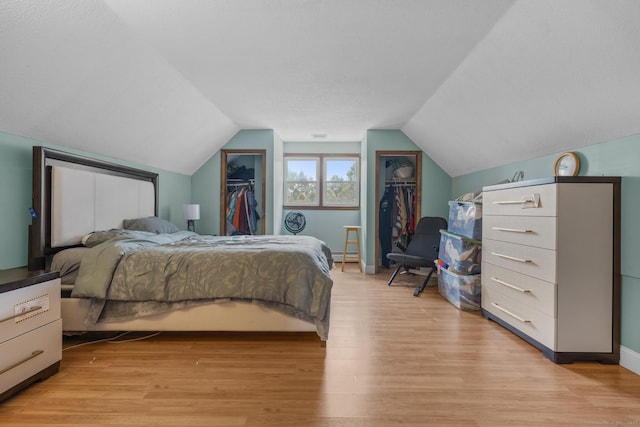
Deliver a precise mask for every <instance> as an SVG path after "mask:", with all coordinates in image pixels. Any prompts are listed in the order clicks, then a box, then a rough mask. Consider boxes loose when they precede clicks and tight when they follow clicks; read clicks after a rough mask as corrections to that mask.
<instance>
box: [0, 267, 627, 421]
mask: <svg viewBox="0 0 640 427" xmlns="http://www.w3.org/2000/svg"><path fill="white" fill-rule="evenodd" d="M332 275H333V277H334V281H335V286H334V291H333V304H332V313H331V316H332V318H331V331H330V336H329V341H328V342H327V346H326V348H322V347H321V346H320V344H319V341H318V339H317V338H316V337H315V336H311V335H302V336H300V335H283V334H280V335H278V334H262V335H259V334H250V335H244V334H194V333H184V334H177V333H171V334H169V333H165V334H160V335H159V336H156V337H153V338H149V339H146V340H141V341H135V342H127V343H121V344H112V343H106V342H105V343H99V344H92V345H87V346H82V347H76V348H73V349H69V350H67V351H64V353H63V360H62V365H61V370H60V372H59V373H58V374H56V375H54V376H53V377H51V378H49V379H48V380H46V381H44V382H41V383H38V384H35V385H33V386H32V387H30V388H29V389H27V390H25V391H23V392H21V393H20V394H18V395H16V396H14V397H13V398H11V399H9V400H8V401H6V402H4V403H2V404H0V425H3V426H4V425H15V426H22V427H26V426H74V425H75V426H80V425H81V426H89V425H94V426H97V425H104V426H107V425H108V426H391V425H402V426H431V425H446V426H538V425H548V426H565V425H567V426H610V425H616V426H620V425H623V426H640V376H638V375H636V374H634V373H632V372H630V371H628V370H626V369H624V368H622V367H620V366H605V365H600V364H598V363H576V364H573V365H556V364H554V363H552V362H550V361H549V360H547V359H545V358H544V357H543V356H542V354H541V353H540V351H538V350H536V349H535V348H533V347H531V346H530V345H528V344H527V343H525V342H524V341H522V340H521V339H519V338H518V337H516V336H514V335H512V334H511V333H509V332H508V331H506V330H505V329H503V328H502V327H500V326H498V325H497V324H495V323H493V322H490V321H487V320H485V319H483V318H482V317H481V316H480V315H479V314H473V313H469V312H461V311H459V310H457V309H456V308H455V307H454V306H452V305H451V304H449V303H448V302H447V301H446V300H444V299H443V298H442V297H440V296H439V295H438V293H437V290H436V289H435V288H433V287H432V288H428V289H427V291H426V292H425V294H423V295H422V296H421V297H419V298H415V297H413V288H414V287H415V286H416V285H417V284H418V282H419V278H417V277H413V278H411V277H407V276H402V278H401V279H400V281H399V283H400V286H394V287H388V286H387V285H386V279H387V277H388V276H389V273H387V272H385V273H384V274H381V275H378V276H365V275H362V274H360V273H358V272H357V270H356V267H355V265H353V264H352V265H349V266H347V268H346V269H345V272H344V273H341V272H340V269H339V268H337V269H334V270H333V272H332ZM94 338H95V337H94ZM83 339H84V338H83ZM76 343H78V339H72V340H71V339H66V340H65V343H64V344H65V346H66V347H68V346H70V345H73V344H76Z"/></svg>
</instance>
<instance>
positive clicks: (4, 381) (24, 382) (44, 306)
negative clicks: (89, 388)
mask: <svg viewBox="0 0 640 427" xmlns="http://www.w3.org/2000/svg"><path fill="white" fill-rule="evenodd" d="M61 359H62V320H61V318H60V279H59V274H58V272H44V271H39V272H34V271H27V269H26V268H15V269H11V270H0V401H1V400H4V399H6V398H8V397H9V396H11V395H13V394H15V393H17V392H18V391H20V390H22V389H23V388H25V387H27V386H28V385H30V384H32V383H34V382H36V381H40V380H43V379H45V378H48V377H50V376H51V375H53V374H55V373H56V372H58V368H59V366H60V360H61Z"/></svg>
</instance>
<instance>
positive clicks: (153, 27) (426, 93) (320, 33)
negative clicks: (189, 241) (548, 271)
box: [0, 0, 640, 176]
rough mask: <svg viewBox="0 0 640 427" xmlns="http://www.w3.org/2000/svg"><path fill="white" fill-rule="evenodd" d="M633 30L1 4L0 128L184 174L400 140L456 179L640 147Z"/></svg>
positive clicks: (629, 24) (286, 10)
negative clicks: (324, 147) (239, 155)
mask: <svg viewBox="0 0 640 427" xmlns="http://www.w3.org/2000/svg"><path fill="white" fill-rule="evenodd" d="M639 20H640V1H635V0H242V1H239V0H3V1H0V65H1V68H0V100H1V101H0V130H2V131H6V132H9V133H14V134H18V135H23V136H27V137H29V138H33V139H37V140H42V141H46V142H50V143H54V144H58V145H62V146H65V147H70V148H77V149H82V150H86V151H90V152H94V153H98V154H104V155H108V156H112V157H116V158H120V159H126V160H130V161H135V162H138V163H142V164H146V165H150V166H155V167H159V168H163V169H167V170H171V171H176V172H181V173H185V174H191V173H193V172H194V171H195V170H197V169H198V167H200V166H201V165H202V164H203V163H204V162H205V161H206V160H207V159H208V158H209V157H210V156H211V155H212V154H214V153H215V152H217V151H218V150H219V149H220V148H221V147H222V146H223V145H224V144H226V143H227V142H228V141H229V139H230V138H231V137H232V136H233V135H234V134H235V133H236V132H237V131H238V130H240V129H273V130H274V131H275V132H276V133H277V134H278V135H279V136H280V138H281V139H282V140H284V141H310V142H314V143H322V142H324V141H359V140H362V139H363V137H364V134H365V132H366V130H367V129H401V130H402V131H404V132H405V133H406V134H407V135H408V136H409V137H410V138H411V139H412V140H413V141H414V142H415V143H416V144H417V145H418V146H419V147H420V148H422V149H423V150H424V151H425V152H426V153H427V154H428V155H429V156H430V157H431V158H432V159H434V160H435V161H436V162H437V163H438V164H439V165H440V166H441V167H442V168H443V169H444V170H445V171H447V173H449V174H450V175H451V176H458V175H462V174H465V173H469V172H473V171H477V170H481V169H485V168H488V167H493V166H499V165H503V164H507V163H510V162H514V161H519V160H525V159H529V158H533V157H537V156H541V155H545V154H550V153H554V152H558V151H562V150H566V149H573V148H577V147H582V146H586V145H590V144H594V143H598V142H602V141H606V140H610V139H613V138H617V137H621V136H625V135H630V134H634V133H638V132H640V84H639V80H640V77H639V76H640V48H639V46H640V26H639V25H638V21H639ZM318 134H323V136H322V137H320V138H318Z"/></svg>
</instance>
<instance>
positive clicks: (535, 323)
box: [482, 283, 556, 351]
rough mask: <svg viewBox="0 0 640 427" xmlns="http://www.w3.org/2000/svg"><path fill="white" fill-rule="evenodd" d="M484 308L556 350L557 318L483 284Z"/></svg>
mask: <svg viewBox="0 0 640 427" xmlns="http://www.w3.org/2000/svg"><path fill="white" fill-rule="evenodd" d="M482 308H483V309H484V310H486V311H488V312H490V313H491V314H493V315H495V316H496V317H498V318H500V319H501V320H503V321H504V322H506V323H508V324H510V325H511V326H513V327H515V328H516V329H518V330H520V331H522V332H523V333H525V334H526V335H528V336H530V337H531V338H533V339H534V340H536V341H538V342H539V343H541V344H542V345H544V346H546V347H547V348H549V349H551V350H553V351H556V319H555V318H554V317H553V316H548V315H546V314H544V313H541V312H540V311H538V310H534V309H533V308H531V307H528V306H526V305H524V304H521V303H519V302H518V301H515V300H513V299H511V298H509V297H508V296H506V295H505V294H503V293H501V292H500V291H499V290H497V289H495V288H494V287H491V286H489V287H487V288H486V289H485V286H484V283H483V284H482Z"/></svg>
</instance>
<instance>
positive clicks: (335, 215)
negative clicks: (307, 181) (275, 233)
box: [280, 141, 362, 254]
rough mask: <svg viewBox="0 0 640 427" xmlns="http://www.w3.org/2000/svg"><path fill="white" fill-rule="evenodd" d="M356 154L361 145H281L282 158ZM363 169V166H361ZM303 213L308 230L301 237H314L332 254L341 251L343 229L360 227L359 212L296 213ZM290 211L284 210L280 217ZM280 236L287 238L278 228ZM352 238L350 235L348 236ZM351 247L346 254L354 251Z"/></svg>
mask: <svg viewBox="0 0 640 427" xmlns="http://www.w3.org/2000/svg"><path fill="white" fill-rule="evenodd" d="M288 153H291V154H357V155H360V142H359V141H357V142H322V143H319V142H315V143H308V142H288V141H287V142H284V154H288ZM360 166H361V167H362V165H360ZM296 210H299V211H302V212H304V216H305V218H306V220H307V226H306V227H305V229H304V231H303V232H302V233H300V234H304V235H308V236H314V237H316V238H318V239H320V240H322V241H324V242H325V243H326V244H327V246H329V248H330V249H331V251H332V252H333V253H336V254H337V253H340V254H341V253H342V251H343V250H344V238H345V229H344V226H345V225H360V209H350V210H326V209H321V210H319V209H296ZM289 211H290V210H288V209H284V212H283V217H284V215H286V214H287V212H289ZM280 232H281V234H289V232H288V231H286V230H285V228H284V226H283V225H281V226H280ZM351 238H353V234H352V235H351ZM353 249H354V248H353V246H350V247H349V250H350V251H351V250H353Z"/></svg>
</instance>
